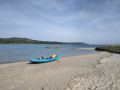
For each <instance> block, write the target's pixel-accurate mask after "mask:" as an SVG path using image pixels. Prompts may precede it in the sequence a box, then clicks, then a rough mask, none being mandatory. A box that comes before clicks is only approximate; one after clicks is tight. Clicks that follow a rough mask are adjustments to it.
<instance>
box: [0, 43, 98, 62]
mask: <svg viewBox="0 0 120 90" xmlns="http://www.w3.org/2000/svg"><path fill="white" fill-rule="evenodd" d="M55 46H60V47H61V48H60V49H54V48H53V47H55ZM45 47H50V48H49V49H46V48H45ZM88 47H96V46H90V45H46V44H44V45H40V44H0V63H7V62H19V61H27V60H29V59H31V58H38V57H40V56H51V55H52V54H57V55H59V56H60V57H65V56H73V55H81V54H88V53H94V52H96V51H95V50H82V49H81V50H80V49H74V48H88Z"/></svg>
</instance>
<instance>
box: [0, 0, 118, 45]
mask: <svg viewBox="0 0 120 90" xmlns="http://www.w3.org/2000/svg"><path fill="white" fill-rule="evenodd" d="M9 37H24V38H30V39H34V40H41V41H62V42H85V43H88V44H120V0H0V38H9Z"/></svg>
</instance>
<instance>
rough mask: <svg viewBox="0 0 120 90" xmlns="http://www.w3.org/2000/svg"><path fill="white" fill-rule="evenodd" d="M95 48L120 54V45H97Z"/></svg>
mask: <svg viewBox="0 0 120 90" xmlns="http://www.w3.org/2000/svg"><path fill="white" fill-rule="evenodd" d="M95 50H98V51H108V52H111V53H119V54H120V45H111V46H107V47H96V48H95Z"/></svg>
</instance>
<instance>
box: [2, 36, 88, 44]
mask: <svg viewBox="0 0 120 90" xmlns="http://www.w3.org/2000/svg"><path fill="white" fill-rule="evenodd" d="M0 44H84V45H88V44H86V43H83V42H57V41H39V40H32V39H28V38H19V37H11V38H0Z"/></svg>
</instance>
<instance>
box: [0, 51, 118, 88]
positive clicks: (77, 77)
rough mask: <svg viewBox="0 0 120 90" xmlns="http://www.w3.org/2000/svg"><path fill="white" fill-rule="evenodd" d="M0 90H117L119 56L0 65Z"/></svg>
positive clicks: (103, 53) (106, 54) (70, 58)
mask: <svg viewBox="0 0 120 90" xmlns="http://www.w3.org/2000/svg"><path fill="white" fill-rule="evenodd" d="M0 90H120V55H119V54H113V53H108V52H97V53H95V54H88V55H79V56H71V57H62V58H60V59H59V60H58V61H53V62H48V63H40V64H31V63H30V62H29V61H26V62H17V63H7V64H0Z"/></svg>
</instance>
